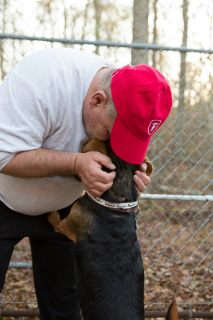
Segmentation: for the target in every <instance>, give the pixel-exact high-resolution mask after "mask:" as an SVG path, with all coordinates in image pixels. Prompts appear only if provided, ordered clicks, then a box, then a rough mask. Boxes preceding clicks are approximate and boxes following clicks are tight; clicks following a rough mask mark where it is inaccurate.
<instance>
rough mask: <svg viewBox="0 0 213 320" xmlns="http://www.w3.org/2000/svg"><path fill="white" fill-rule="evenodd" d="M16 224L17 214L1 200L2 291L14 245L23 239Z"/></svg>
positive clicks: (0, 268)
mask: <svg viewBox="0 0 213 320" xmlns="http://www.w3.org/2000/svg"><path fill="white" fill-rule="evenodd" d="M15 226H17V217H16V215H14V214H13V212H12V211H11V210H10V209H9V208H7V207H6V206H5V205H4V204H3V203H2V202H0V291H1V290H2V289H3V286H4V281H5V277H6V273H7V269H8V266H9V262H10V258H11V255H12V253H13V249H14V246H15V245H16V244H17V243H18V242H19V241H20V240H21V239H22V236H21V234H20V232H17V230H15Z"/></svg>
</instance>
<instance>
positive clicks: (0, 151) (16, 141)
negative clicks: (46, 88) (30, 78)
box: [0, 72, 47, 170]
mask: <svg viewBox="0 0 213 320" xmlns="http://www.w3.org/2000/svg"><path fill="white" fill-rule="evenodd" d="M46 118H47V116H46V111H45V106H44V105H43V104H42V101H41V97H40V96H39V94H38V93H37V92H36V90H35V89H34V88H33V87H32V85H31V84H29V83H27V82H26V81H25V80H23V79H21V78H20V77H18V76H17V75H16V74H14V73H13V72H11V73H9V75H8V76H7V77H6V78H5V79H4V81H3V82H2V84H1V86H0V170H2V169H3V167H4V166H5V165H6V164H7V163H8V162H9V161H10V160H11V159H12V158H13V157H14V155H15V154H16V153H18V152H22V151H28V150H33V149H37V148H40V147H41V146H42V142H43V139H44V136H45V131H46V127H47V124H46V122H47V119H46Z"/></svg>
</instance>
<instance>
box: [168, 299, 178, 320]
mask: <svg viewBox="0 0 213 320" xmlns="http://www.w3.org/2000/svg"><path fill="white" fill-rule="evenodd" d="M166 320H180V318H179V316H178V310H177V304H176V300H175V299H174V300H173V301H172V303H171V304H170V306H169V309H168V311H167V314H166Z"/></svg>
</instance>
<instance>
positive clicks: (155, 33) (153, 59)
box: [152, 0, 158, 67]
mask: <svg viewBox="0 0 213 320" xmlns="http://www.w3.org/2000/svg"><path fill="white" fill-rule="evenodd" d="M157 5H158V0H154V2H153V13H154V18H153V19H154V21H153V32H152V34H153V43H154V44H156V43H157V40H158V32H157V20H158V10H157ZM152 64H153V66H154V67H156V51H155V50H153V52H152Z"/></svg>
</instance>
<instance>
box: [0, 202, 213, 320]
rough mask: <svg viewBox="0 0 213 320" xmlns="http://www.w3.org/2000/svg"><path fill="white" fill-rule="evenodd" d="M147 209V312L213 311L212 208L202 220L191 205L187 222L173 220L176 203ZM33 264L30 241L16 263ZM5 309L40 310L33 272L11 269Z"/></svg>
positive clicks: (143, 234)
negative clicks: (172, 304) (173, 306)
mask: <svg viewBox="0 0 213 320" xmlns="http://www.w3.org/2000/svg"><path fill="white" fill-rule="evenodd" d="M176 206H177V205H176ZM147 207H148V208H149V209H147V208H146V206H145V208H143V210H142V211H141V212H140V215H139V218H138V239H139V241H140V244H141V250H142V255H143V261H144V268H145V276H146V280H145V306H146V310H152V311H153V310H161V311H163V310H166V309H167V306H168V304H169V303H170V302H171V301H172V299H173V297H174V296H176V299H177V302H178V306H179V309H180V310H188V309H190V310H193V311H212V310H213V268H212V261H213V253H212V243H213V237H212V226H213V223H212V221H213V220H212V214H210V213H209V212H210V207H209V206H207V207H206V206H205V210H200V213H199V215H197V216H196V217H195V212H194V211H193V210H190V208H192V205H190V204H189V206H188V209H187V210H188V211H186V210H184V217H183V215H182V213H181V210H176V212H175V214H172V215H171V214H170V212H171V209H172V210H174V211H175V209H174V204H173V206H172V204H171V202H169V203H165V204H164V207H162V208H161V209H160V210H159V206H158V207H154V206H150V205H149V203H147ZM150 207H151V208H150ZM176 209H178V208H176ZM196 212H197V210H196ZM30 260H31V255H30V250H29V243H28V239H27V238H25V239H23V240H22V241H21V242H20V243H19V244H18V245H17V247H16V248H15V251H14V253H13V256H12V261H26V262H28V261H30ZM1 304H2V306H1V307H2V309H3V310H17V309H34V308H36V297H35V293H34V287H33V277H32V270H31V269H14V268H11V269H9V271H8V273H7V278H6V283H5V287H4V290H3V292H2V294H1ZM0 319H1V318H0ZM4 319H8V320H9V319H10V320H11V319H15V318H12V317H10V318H9V317H8V318H4ZM16 319H17V318H16ZM19 319H25V318H23V317H22V318H19ZM26 319H31V320H32V319H37V318H33V317H31V318H26Z"/></svg>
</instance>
